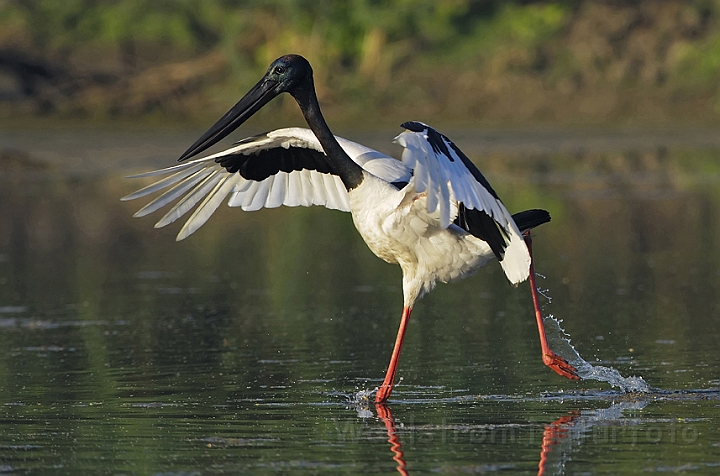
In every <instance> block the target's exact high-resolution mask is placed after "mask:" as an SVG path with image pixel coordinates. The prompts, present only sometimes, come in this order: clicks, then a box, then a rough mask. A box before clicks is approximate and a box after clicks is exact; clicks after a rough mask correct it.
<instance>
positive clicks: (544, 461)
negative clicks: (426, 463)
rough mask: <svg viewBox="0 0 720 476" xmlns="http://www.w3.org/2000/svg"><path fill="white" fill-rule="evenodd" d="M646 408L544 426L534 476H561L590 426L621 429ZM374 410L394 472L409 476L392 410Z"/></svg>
mask: <svg viewBox="0 0 720 476" xmlns="http://www.w3.org/2000/svg"><path fill="white" fill-rule="evenodd" d="M646 405H647V401H643V400H640V401H622V402H616V403H613V404H612V405H610V407H608V408H603V409H587V410H575V411H572V412H569V413H568V414H567V415H564V416H562V417H560V418H558V419H557V420H555V421H553V422H552V423H549V424H546V425H545V426H544V428H543V434H542V440H541V443H540V459H539V461H538V472H537V474H538V476H544V475H546V474H564V473H565V464H566V462H567V461H568V460H569V459H570V455H572V454H573V453H575V452H577V451H579V449H580V446H581V444H582V442H583V441H584V440H585V439H587V437H588V436H589V435H590V434H591V430H592V428H593V427H594V426H596V425H601V426H615V425H618V424H619V420H623V421H624V423H623V427H625V425H627V424H628V423H630V424H631V425H632V424H633V422H632V421H627V420H625V418H624V413H625V412H627V411H637V410H641V409H642V408H644V407H645V406H646ZM375 411H376V412H377V417H378V419H379V420H380V421H382V422H383V424H384V425H385V430H386V431H387V441H388V443H390V451H391V452H392V459H393V460H394V461H395V462H396V463H397V466H396V467H395V469H396V470H397V472H398V473H400V474H402V475H404V476H406V475H408V474H410V473H409V472H408V470H407V463H406V461H405V453H404V452H403V450H402V442H401V440H400V435H399V434H398V431H397V425H396V423H395V419H394V418H393V415H392V410H391V409H390V407H389V406H388V405H386V404H376V405H375Z"/></svg>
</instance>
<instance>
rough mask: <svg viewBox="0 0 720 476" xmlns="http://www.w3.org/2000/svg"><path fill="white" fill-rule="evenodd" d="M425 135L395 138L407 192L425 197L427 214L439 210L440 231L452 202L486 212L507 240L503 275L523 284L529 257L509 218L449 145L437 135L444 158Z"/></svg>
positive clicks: (451, 213) (450, 218) (405, 134)
mask: <svg viewBox="0 0 720 476" xmlns="http://www.w3.org/2000/svg"><path fill="white" fill-rule="evenodd" d="M426 127H427V126H426ZM427 132H428V131H427V129H426V130H425V131H423V132H413V131H405V132H403V133H401V134H400V135H398V136H397V137H396V138H395V142H396V143H398V144H400V145H401V146H403V147H404V150H403V153H402V161H403V164H404V165H405V166H406V167H407V168H409V169H411V170H413V177H412V179H411V180H410V183H409V185H410V187H408V193H413V192H415V193H426V194H427V208H428V213H430V214H432V213H433V212H435V211H436V210H438V209H439V212H440V213H439V226H441V227H442V228H447V227H448V226H450V224H451V222H452V221H453V220H454V219H455V216H454V215H455V213H454V211H455V210H457V204H454V205H455V206H454V207H453V203H452V201H453V200H454V201H457V202H461V203H462V204H463V205H464V206H465V207H466V208H468V209H474V210H482V211H484V212H485V213H487V214H488V215H489V216H490V217H492V218H493V220H495V222H496V223H497V224H498V226H500V227H502V229H503V230H504V232H505V233H506V235H507V237H508V239H507V240H506V245H507V247H506V248H505V256H504V258H503V260H502V261H501V262H500V264H501V265H502V268H503V270H504V271H505V275H506V276H507V278H508V280H510V282H512V283H513V284H518V283H520V282H522V281H524V280H525V279H527V277H528V275H529V269H530V254H529V253H528V250H527V246H526V245H525V241H524V240H523V238H522V236H521V234H520V230H519V229H518V227H517V225H516V224H515V221H514V220H513V219H512V215H511V214H510V212H508V210H507V208H505V205H503V203H502V202H501V201H500V200H499V199H497V198H495V197H494V196H493V195H492V194H491V193H490V192H489V191H488V190H487V189H486V188H485V186H484V185H483V184H482V183H480V182H479V181H478V180H477V179H476V178H475V177H474V176H473V174H472V173H471V172H470V170H468V168H467V167H466V166H465V164H464V163H463V161H462V159H461V158H460V157H459V156H458V155H457V153H456V152H455V147H454V146H453V144H451V143H450V142H449V141H448V140H446V138H445V137H444V136H441V140H442V141H443V142H444V145H445V147H444V148H442V149H441V150H447V151H448V153H449V154H450V156H449V157H448V156H447V155H446V154H445V153H443V152H438V151H436V150H435V149H434V148H433V146H432V144H431V143H430V141H429V138H428V133H427Z"/></svg>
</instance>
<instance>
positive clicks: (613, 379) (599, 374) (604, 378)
mask: <svg viewBox="0 0 720 476" xmlns="http://www.w3.org/2000/svg"><path fill="white" fill-rule="evenodd" d="M543 296H547V290H545V291H543ZM560 322H561V321H559V320H558V319H556V318H555V317H554V316H553V315H552V314H549V315H547V316H545V317H543V323H544V324H545V332H546V333H547V337H548V342H549V343H550V344H551V345H550V347H551V348H552V349H553V350H554V351H555V352H557V353H558V354H560V355H561V356H563V357H564V358H565V360H567V361H568V362H569V363H570V364H571V365H572V366H573V367H575V368H576V369H577V373H578V375H579V376H580V378H581V379H583V380H597V381H600V382H607V383H609V384H610V385H612V386H613V387H617V388H620V389H622V390H623V391H624V392H628V393H631V392H640V393H649V392H651V391H652V387H650V385H648V384H647V382H645V380H643V378H642V377H636V376H631V377H623V376H622V375H621V374H620V372H618V371H617V370H615V369H614V368H612V367H604V366H602V365H592V364H591V363H589V362H588V361H586V360H585V359H583V358H582V357H580V354H579V353H578V351H577V350H576V349H575V347H574V346H573V345H572V344H571V343H570V336H569V335H568V334H567V333H566V332H565V329H563V328H562V327H561V326H560Z"/></svg>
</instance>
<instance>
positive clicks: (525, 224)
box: [512, 208, 550, 233]
mask: <svg viewBox="0 0 720 476" xmlns="http://www.w3.org/2000/svg"><path fill="white" fill-rule="evenodd" d="M512 217H513V220H515V223H516V224H517V226H518V228H519V229H520V233H522V232H525V231H527V230H531V229H533V228H535V227H536V226H540V225H542V224H543V223H547V222H549V221H550V214H549V213H548V212H547V211H546V210H540V209H538V208H535V209H532V210H525V211H524V212H518V213H516V214H514V215H513V216H512Z"/></svg>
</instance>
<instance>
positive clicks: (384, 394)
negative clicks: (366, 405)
mask: <svg viewBox="0 0 720 476" xmlns="http://www.w3.org/2000/svg"><path fill="white" fill-rule="evenodd" d="M391 392H392V385H383V386H381V387H380V388H379V389H378V391H377V393H376V394H375V403H376V404H383V403H385V402H387V399H388V397H390V393H391Z"/></svg>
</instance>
